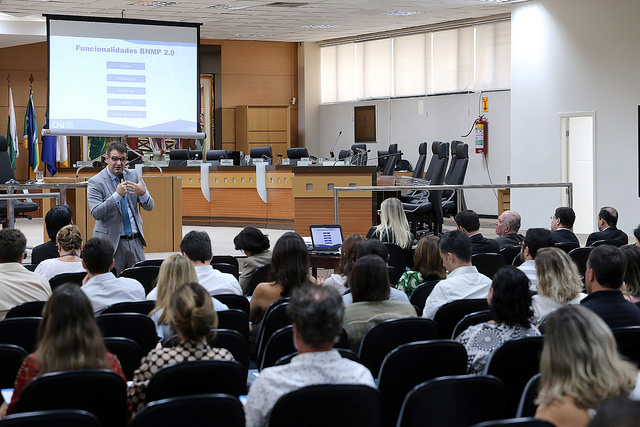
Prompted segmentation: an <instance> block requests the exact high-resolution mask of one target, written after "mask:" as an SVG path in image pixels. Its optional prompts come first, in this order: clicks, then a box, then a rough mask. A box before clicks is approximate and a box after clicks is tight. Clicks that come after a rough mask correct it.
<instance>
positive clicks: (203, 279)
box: [180, 230, 242, 295]
mask: <svg viewBox="0 0 640 427" xmlns="http://www.w3.org/2000/svg"><path fill="white" fill-rule="evenodd" d="M180 251H181V252H182V255H184V256H186V257H187V258H189V260H190V261H191V262H192V263H193V266H194V267H195V269H196V274H197V275H198V283H200V285H201V286H202V287H204V288H205V289H206V290H207V291H209V293H210V294H211V295H220V294H236V295H242V288H241V287H240V283H239V282H238V279H236V278H235V277H234V276H233V274H228V273H222V272H221V271H218V270H216V269H215V268H213V267H212V266H211V259H212V258H213V251H212V250H211V239H210V238H209V235H208V234H207V233H205V232H204V231H195V230H194V231H190V232H188V233H187V234H186V235H185V236H184V237H183V238H182V242H180Z"/></svg>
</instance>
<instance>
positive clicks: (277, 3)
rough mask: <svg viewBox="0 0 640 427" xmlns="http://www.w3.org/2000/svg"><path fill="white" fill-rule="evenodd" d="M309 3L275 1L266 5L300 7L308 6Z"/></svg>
mask: <svg viewBox="0 0 640 427" xmlns="http://www.w3.org/2000/svg"><path fill="white" fill-rule="evenodd" d="M307 4H309V3H295V2H292V1H277V2H275V3H268V4H265V6H271V7H300V6H306V5H307Z"/></svg>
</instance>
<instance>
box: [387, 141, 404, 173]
mask: <svg viewBox="0 0 640 427" xmlns="http://www.w3.org/2000/svg"><path fill="white" fill-rule="evenodd" d="M388 152H389V157H387V163H385V165H384V170H383V171H382V175H386V176H391V175H393V172H394V171H395V170H396V164H398V159H399V158H400V156H401V155H402V153H399V152H398V144H391V145H389V150H388Z"/></svg>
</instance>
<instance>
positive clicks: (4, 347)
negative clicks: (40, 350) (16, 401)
mask: <svg viewBox="0 0 640 427" xmlns="http://www.w3.org/2000/svg"><path fill="white" fill-rule="evenodd" d="M27 355H28V354H27V351H26V350H25V349H24V348H22V347H20V346H17V345H14V344H0V388H3V389H4V388H13V385H14V383H15V381H16V378H17V377H18V372H19V371H20V367H21V366H22V362H23V361H24V359H25V358H26V357H27Z"/></svg>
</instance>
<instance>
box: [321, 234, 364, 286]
mask: <svg viewBox="0 0 640 427" xmlns="http://www.w3.org/2000/svg"><path fill="white" fill-rule="evenodd" d="M364 240H365V239H364V236H362V234H350V235H348V236H347V238H346V239H344V242H342V247H341V248H340V263H339V264H338V267H337V268H336V272H335V274H332V275H331V276H329V277H328V278H327V280H325V281H324V283H323V284H322V286H328V287H330V288H333V289H335V290H336V291H338V293H339V294H340V295H344V293H345V292H347V289H348V285H347V276H349V272H350V271H351V269H352V268H353V265H354V264H355V262H356V259H357V258H358V251H359V249H360V243H362V242H364Z"/></svg>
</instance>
